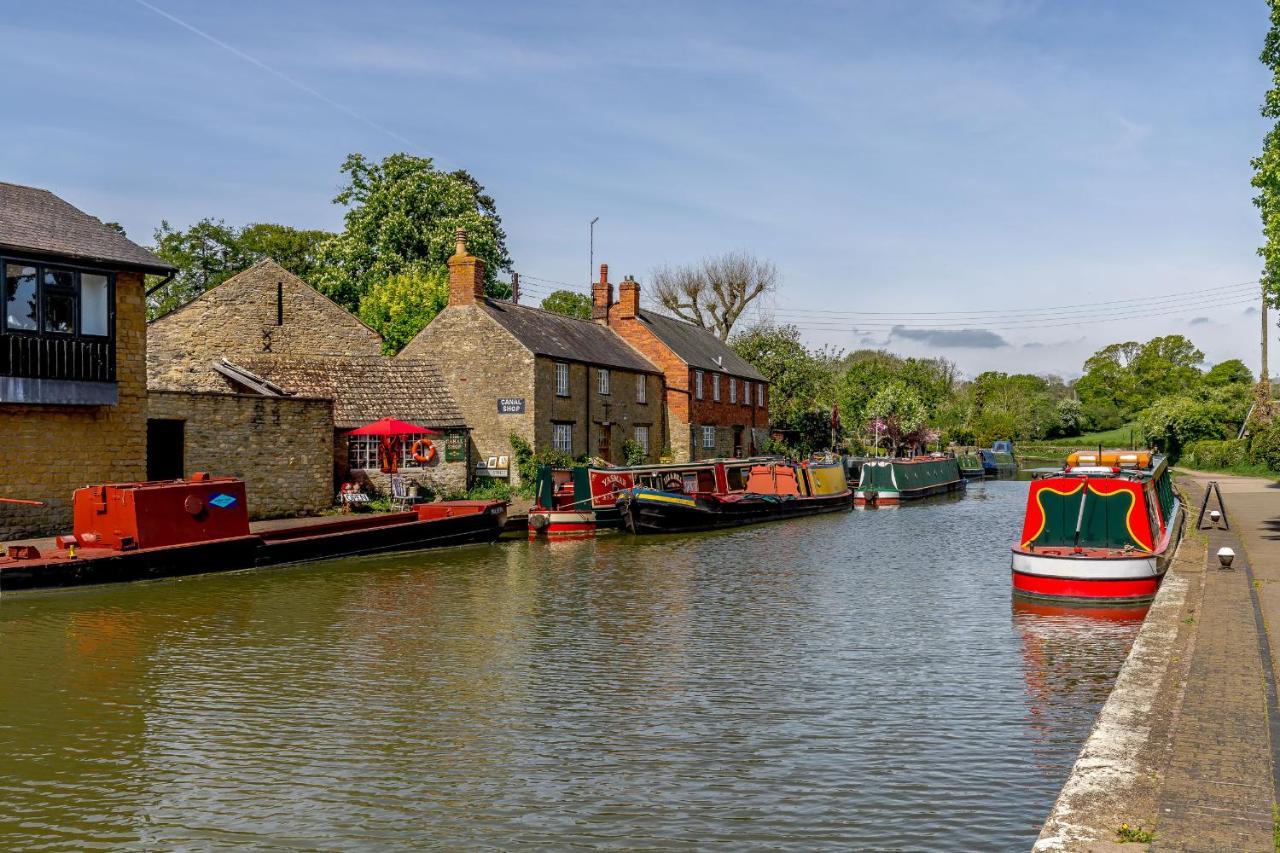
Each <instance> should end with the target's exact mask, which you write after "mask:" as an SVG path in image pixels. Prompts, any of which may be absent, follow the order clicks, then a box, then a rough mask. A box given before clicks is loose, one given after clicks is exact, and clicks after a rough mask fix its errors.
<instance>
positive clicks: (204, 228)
mask: <svg viewBox="0 0 1280 853" xmlns="http://www.w3.org/2000/svg"><path fill="white" fill-rule="evenodd" d="M332 236H333V235H332V234H330V233H329V232H327V231H303V230H299V229H296V228H290V227H289V226H287V225H276V224H274V223H269V222H258V223H252V224H249V225H246V226H244V227H243V228H236V227H235V226H232V225H227V224H226V222H224V221H223V220H221V219H212V218H208V217H206V218H205V219H201V220H200V221H199V222H197V223H195V224H194V225H192V226H191V227H190V228H187V229H186V230H180V229H177V228H174V227H173V226H172V225H170V224H169V223H168V222H165V221H162V222H161V223H160V227H159V228H157V229H156V230H155V235H154V239H155V246H154V249H153V250H154V251H155V253H156V256H157V257H159V258H160V259H161V260H164V261H168V262H169V263H171V264H173V265H174V266H175V267H177V268H178V272H177V275H175V276H174V278H173V281H171V282H169V284H167V285H165V286H164V287H163V288H161V289H160V290H158V291H157V292H156V293H155V294H153V295H152V296H151V297H150V299H149V300H148V304H147V310H148V313H149V316H151V317H157V316H159V315H161V314H164V313H166V312H168V311H171V310H172V309H174V308H177V307H178V306H179V305H185V304H186V303H187V302H190V301H191V300H192V299H195V298H196V297H197V296H199V295H200V294H202V293H204V292H205V291H206V290H208V289H209V288H211V287H217V286H218V285H219V284H222V282H224V281H226V280H227V279H229V278H231V277H232V276H233V275H235V274H236V273H239V272H241V271H243V270H244V269H245V268H247V267H249V266H252V265H253V264H255V263H257V262H258V261H261V260H263V259H264V258H271V259H272V260H274V261H276V263H278V264H280V265H281V266H282V267H284V268H285V269H287V270H289V271H290V272H292V273H293V274H294V275H297V276H298V277H300V278H302V279H303V280H304V281H307V282H309V283H312V284H314V283H315V280H316V276H317V273H318V272H319V268H320V247H321V246H322V245H323V244H324V242H325V241H326V240H328V239H329V238H331V237H332ZM159 280H160V279H155V281H159ZM152 283H154V282H149V284H152Z"/></svg>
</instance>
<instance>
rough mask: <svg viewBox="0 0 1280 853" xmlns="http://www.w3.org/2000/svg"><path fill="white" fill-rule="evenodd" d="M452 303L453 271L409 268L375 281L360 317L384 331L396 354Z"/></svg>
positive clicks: (384, 338) (386, 347)
mask: <svg viewBox="0 0 1280 853" xmlns="http://www.w3.org/2000/svg"><path fill="white" fill-rule="evenodd" d="M447 304H449V274H448V273H447V272H446V271H444V270H433V271H432V272H423V271H422V270H420V269H416V268H415V269H409V270H406V271H404V272H400V273H396V274H395V275H390V276H387V277H386V278H384V279H382V280H381V281H379V282H375V283H374V285H373V286H372V287H370V288H369V290H368V292H367V293H365V295H364V299H362V300H360V319H361V320H363V321H364V322H365V323H367V324H368V325H369V326H370V327H372V328H373V329H374V330H375V331H376V332H377V333H378V334H380V335H382V348H383V351H384V352H385V353H386V354H387V355H395V354H396V353H398V352H400V350H402V349H404V346H405V344H407V343H409V341H411V340H413V338H414V336H415V335H417V334H418V332H420V331H422V328H423V327H424V326H426V325H427V324H428V323H430V322H431V320H432V319H433V318H434V317H435V316H436V315H437V314H439V313H440V312H441V311H443V310H444V307H445V305H447Z"/></svg>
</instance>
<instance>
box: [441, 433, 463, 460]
mask: <svg viewBox="0 0 1280 853" xmlns="http://www.w3.org/2000/svg"><path fill="white" fill-rule="evenodd" d="M444 461H445V462H465V461H467V448H466V445H465V444H464V443H463V440H462V436H460V435H451V436H449V437H448V438H446V439H445V440H444Z"/></svg>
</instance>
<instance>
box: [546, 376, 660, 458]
mask: <svg viewBox="0 0 1280 853" xmlns="http://www.w3.org/2000/svg"><path fill="white" fill-rule="evenodd" d="M568 365H569V396H567V397H561V396H559V395H558V394H556V362H555V360H554V359H550V358H542V357H539V358H538V359H537V364H536V367H535V375H536V377H537V378H536V381H535V385H536V387H537V392H536V394H537V399H536V408H537V426H536V433H535V438H536V446H537V447H551V446H552V435H553V431H554V427H555V424H557V423H561V424H563V423H569V424H572V425H573V455H574V456H582V455H586V456H592V457H597V456H600V457H602V456H603V453H602V448H601V441H602V439H603V437H604V430H605V428H606V427H605V426H604V424H605V422H606V421H607V422H609V424H610V426H609V427H608V429H609V459H608V460H607V461H609V462H612V463H614V464H615V465H616V464H621V463H622V461H623V457H622V444H623V442H624V441H627V440H628V439H633V438H634V428H635V427H637V426H647V427H649V458H648V461H656V460H657V458H658V455H659V454H660V453H661V452H662V448H663V446H664V444H665V438H666V429H665V427H666V424H665V418H664V417H663V411H662V408H663V406H662V378H661V377H659V376H653V375H646V374H636V373H633V372H631V371H627V370H618V369H615V368H610V369H609V394H608V395H603V394H601V393H600V391H599V388H600V386H599V370H600V369H599V368H597V367H595V366H589V365H586V364H578V363H574V362H569V363H568ZM637 375H640V376H644V377H645V383H646V386H645V402H644V403H639V402H636V396H637V395H636V376H637Z"/></svg>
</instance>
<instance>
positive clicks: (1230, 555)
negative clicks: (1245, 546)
mask: <svg viewBox="0 0 1280 853" xmlns="http://www.w3.org/2000/svg"><path fill="white" fill-rule="evenodd" d="M1235 558H1236V552H1235V551H1233V550H1231V549H1230V548H1228V547H1226V546H1225V545H1224V546H1222V547H1221V548H1219V549H1218V563H1219V564H1220V565H1221V566H1222V568H1224V569H1229V568H1231V561H1232V560H1234V559H1235Z"/></svg>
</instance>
